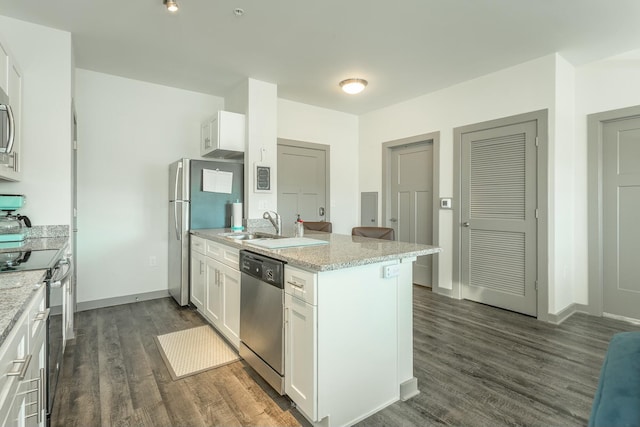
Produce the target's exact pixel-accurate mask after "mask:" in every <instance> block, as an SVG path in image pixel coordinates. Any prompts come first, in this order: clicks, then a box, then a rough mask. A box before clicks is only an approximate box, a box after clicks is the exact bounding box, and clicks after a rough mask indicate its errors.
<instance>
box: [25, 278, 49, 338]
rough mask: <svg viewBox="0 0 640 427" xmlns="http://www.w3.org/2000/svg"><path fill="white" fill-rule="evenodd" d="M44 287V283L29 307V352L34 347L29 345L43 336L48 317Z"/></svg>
mask: <svg viewBox="0 0 640 427" xmlns="http://www.w3.org/2000/svg"><path fill="white" fill-rule="evenodd" d="M45 289H46V288H45V286H44V283H43V284H42V286H40V289H39V290H38V291H37V292H36V294H35V295H34V297H33V300H32V301H31V304H30V305H29V311H28V313H29V351H31V350H32V349H33V348H34V347H33V345H32V344H31V343H32V342H33V341H34V340H37V337H38V336H40V335H42V336H44V334H45V332H44V331H45V328H46V327H47V318H48V317H49V310H48V309H47V308H46V306H45V300H44V297H45V294H44V292H45Z"/></svg>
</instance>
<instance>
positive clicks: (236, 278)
mask: <svg viewBox="0 0 640 427" xmlns="http://www.w3.org/2000/svg"><path fill="white" fill-rule="evenodd" d="M199 245H201V246H199ZM200 248H201V249H200ZM201 262H202V264H200V263H201ZM238 262H239V251H238V250H237V249H235V248H232V247H230V246H227V245H223V244H220V243H216V242H213V241H210V240H204V239H201V238H199V237H198V236H191V302H193V304H194V305H195V306H196V307H198V310H199V311H200V312H201V313H202V314H203V315H204V317H205V318H206V319H207V320H209V322H210V323H211V324H212V325H213V326H214V327H215V328H216V329H217V330H218V331H219V332H220V333H221V334H222V335H224V336H225V338H227V340H229V342H230V343H231V344H232V345H234V346H235V347H236V348H238V347H239V346H240V271H239V270H238ZM201 265H203V267H201ZM200 289H202V290H200ZM200 297H201V298H202V299H201V300H200V301H201V302H196V301H197V300H198V299H199V298H200ZM199 304H200V305H199Z"/></svg>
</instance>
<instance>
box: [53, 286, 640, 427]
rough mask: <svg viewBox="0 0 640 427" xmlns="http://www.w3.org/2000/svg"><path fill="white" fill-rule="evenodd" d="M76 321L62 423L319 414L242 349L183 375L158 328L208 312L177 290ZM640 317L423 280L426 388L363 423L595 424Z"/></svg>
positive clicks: (295, 419) (420, 336)
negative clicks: (622, 341)
mask: <svg viewBox="0 0 640 427" xmlns="http://www.w3.org/2000/svg"><path fill="white" fill-rule="evenodd" d="M76 322H77V327H78V329H77V338H76V339H75V342H74V343H73V344H72V345H71V346H70V347H68V349H67V352H66V354H65V359H64V370H63V373H62V378H61V380H60V389H59V394H58V396H57V398H56V405H55V408H54V418H53V422H52V425H54V426H82V427H84V426H99V425H102V426H111V425H114V426H116V425H117V426H154V427H155V426H241V425H246V426H297V425H304V426H307V425H308V423H307V422H306V421H305V420H304V419H303V418H302V417H301V415H300V414H299V413H298V412H297V411H296V410H295V409H294V408H292V407H291V405H290V401H289V400H288V399H287V398H286V397H281V396H278V395H277V393H275V392H274V391H273V390H272V389H271V388H270V387H269V386H268V385H267V384H266V383H265V382H264V381H263V380H262V379H261V378H260V377H258V376H257V375H256V374H255V373H254V372H253V371H252V370H251V369H250V368H249V367H248V366H247V365H246V364H245V363H244V362H243V361H240V362H236V363H232V364H229V365H226V366H223V367H221V368H218V369H214V370H211V371H207V372H203V373H201V374H198V375H195V376H191V377H187V378H184V379H181V380H178V381H172V380H171V377H170V375H169V372H168V370H167V368H166V366H165V364H164V362H163V360H162V358H161V356H160V354H159V352H158V349H157V346H156V344H155V342H154V339H153V337H154V336H155V335H159V334H164V333H168V332H173V331H178V330H182V329H187V328H190V327H194V326H200V325H202V324H205V321H204V320H203V319H202V318H201V317H200V316H199V315H198V314H197V313H196V312H194V311H193V310H191V309H185V308H179V307H178V306H177V305H176V304H175V303H174V302H173V300H171V299H169V298H166V299H160V300H153V301H146V302H141V303H136V304H128V305H122V306H118V307H111V308H105V309H99V310H92V311H87V312H82V313H79V314H78V317H77V320H76ZM638 329H640V328H638V326H634V325H630V324H627V323H624V322H620V321H616V320H611V319H603V318H595V317H590V316H587V315H583V314H577V315H574V316H572V317H571V318H570V319H568V320H567V321H566V322H564V323H563V324H562V325H560V326H554V325H550V324H546V323H542V322H539V321H537V320H535V319H533V318H530V317H526V316H522V315H519V314H515V313H511V312H508V311H504V310H500V309H496V308H492V307H488V306H485V305H482V304H476V303H472V302H469V301H456V300H451V299H449V298H445V297H441V296H439V295H435V294H432V293H431V292H430V291H429V290H428V289H425V288H421V287H414V343H415V346H414V373H415V375H416V377H417V378H418V381H419V388H420V390H421V393H420V394H419V395H418V396H416V397H414V398H412V399H410V400H409V401H407V402H397V403H395V404H393V405H391V406H390V407H388V408H386V409H384V410H382V411H381V412H379V413H377V414H375V415H373V416H371V417H369V418H367V419H366V420H364V421H362V422H361V423H359V424H358V425H359V426H430V425H434V426H435V425H453V426H498V425H505V426H506V425H509V426H512V425H514V426H515V425H523V426H573V425H576V426H581V425H586V423H587V420H588V417H589V411H590V408H591V401H592V399H593V394H594V392H595V388H596V385H597V381H598V375H599V372H600V366H601V364H602V361H603V359H604V354H605V352H606V349H607V344H608V342H609V339H610V338H611V336H612V335H613V334H614V333H616V332H620V331H628V330H638ZM363 387H366V385H363ZM354 398H357V397H354Z"/></svg>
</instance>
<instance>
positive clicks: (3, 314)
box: [0, 270, 47, 346]
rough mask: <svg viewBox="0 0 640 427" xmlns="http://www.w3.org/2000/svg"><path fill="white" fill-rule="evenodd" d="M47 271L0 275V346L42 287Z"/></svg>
mask: <svg viewBox="0 0 640 427" xmlns="http://www.w3.org/2000/svg"><path fill="white" fill-rule="evenodd" d="M46 274H47V270H30V271H22V272H17V273H4V274H2V275H0V346H1V345H3V344H4V342H5V340H6V339H7V337H8V336H9V334H10V333H11V331H12V330H13V327H14V326H15V324H16V322H17V321H18V319H20V316H21V315H22V313H24V310H25V308H26V307H27V306H28V305H29V303H30V302H31V299H32V298H33V296H34V294H35V292H36V291H37V290H38V289H40V288H41V287H42V286H44V279H45V276H46Z"/></svg>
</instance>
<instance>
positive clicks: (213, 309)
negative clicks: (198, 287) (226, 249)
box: [204, 257, 222, 328]
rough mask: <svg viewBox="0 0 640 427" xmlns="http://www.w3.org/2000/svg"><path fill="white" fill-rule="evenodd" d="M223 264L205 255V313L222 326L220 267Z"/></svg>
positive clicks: (213, 321)
mask: <svg viewBox="0 0 640 427" xmlns="http://www.w3.org/2000/svg"><path fill="white" fill-rule="evenodd" d="M221 267H222V264H220V263H219V262H218V261H215V260H213V259H211V258H209V257H205V269H206V274H205V294H206V297H205V298H206V299H205V307H204V314H205V316H206V317H207V318H208V319H209V321H210V322H211V323H213V324H214V326H216V327H218V328H219V327H220V324H221V323H222V285H221V283H222V279H221V278H220V269H221Z"/></svg>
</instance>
